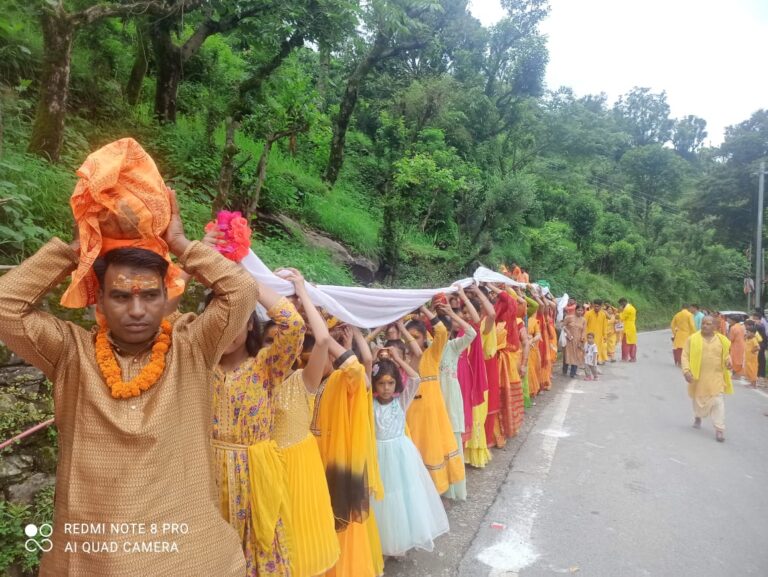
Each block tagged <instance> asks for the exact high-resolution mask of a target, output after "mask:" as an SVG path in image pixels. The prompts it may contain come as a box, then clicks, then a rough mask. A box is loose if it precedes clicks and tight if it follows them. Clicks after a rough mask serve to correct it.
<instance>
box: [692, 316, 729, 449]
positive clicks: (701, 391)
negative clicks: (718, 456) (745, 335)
mask: <svg viewBox="0 0 768 577" xmlns="http://www.w3.org/2000/svg"><path fill="white" fill-rule="evenodd" d="M730 347H731V343H730V341H729V340H728V339H727V338H726V337H725V336H723V335H721V334H719V333H717V332H715V319H713V318H712V317H710V316H707V317H704V319H703V320H702V321H701V331H699V332H697V333H694V334H693V335H691V336H690V337H689V338H688V339H686V341H685V345H684V346H683V354H682V358H681V363H682V367H683V375H684V376H685V380H686V381H687V382H688V395H689V396H690V397H691V399H692V400H693V414H694V421H693V426H694V427H695V428H697V429H699V428H701V419H702V418H703V417H712V422H713V423H714V425H715V438H716V439H717V440H718V441H719V442H721V443H722V442H723V441H725V402H724V400H723V394H727V395H732V394H733V383H732V382H731V373H730V368H731V358H730V354H729V353H730Z"/></svg>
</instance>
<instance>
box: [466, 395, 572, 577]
mask: <svg viewBox="0 0 768 577" xmlns="http://www.w3.org/2000/svg"><path fill="white" fill-rule="evenodd" d="M558 397H559V398H558V399H557V401H556V402H557V405H556V406H555V407H554V416H553V417H552V420H551V421H550V423H549V426H547V428H546V429H545V430H544V431H540V432H541V433H542V436H541V443H540V444H537V445H536V448H533V447H532V446H530V445H529V447H530V455H531V457H532V458H531V462H527V461H524V462H525V463H526V464H525V470H526V472H527V473H528V476H527V481H526V483H525V484H524V485H520V486H518V487H517V488H516V491H515V494H514V496H513V502H514V505H513V506H511V507H510V511H509V519H505V521H507V528H506V530H504V531H503V532H501V534H500V536H499V537H498V539H497V541H496V543H495V544H494V545H491V546H490V547H486V548H485V549H483V550H482V551H481V552H480V553H479V554H478V556H477V559H478V560H479V561H481V562H482V563H484V564H485V565H487V566H489V567H491V569H492V571H491V573H490V575H491V576H497V575H499V576H500V575H505V574H508V573H510V572H513V573H514V572H519V571H520V570H521V569H523V568H525V567H528V566H529V565H531V564H533V563H535V562H536V560H537V559H538V558H539V553H538V552H537V551H536V549H535V548H534V546H533V544H532V543H531V535H532V533H533V524H534V521H535V520H536V516H537V515H538V510H539V505H540V503H541V498H542V495H543V494H544V483H545V482H546V480H547V477H548V476H549V471H550V470H551V468H552V462H553V461H554V458H555V452H556V451H557V444H558V442H559V440H560V438H561V437H562V436H567V433H565V434H562V433H563V423H564V422H565V417H566V415H567V414H568V407H569V406H570V404H571V398H572V397H573V394H571V393H568V392H563V393H562V394H560V395H558ZM548 432H549V433H552V432H554V433H557V434H548ZM529 443H530V439H529ZM519 471H521V469H518V468H517V465H516V466H515V468H514V469H513V470H512V475H514V473H515V472H519Z"/></svg>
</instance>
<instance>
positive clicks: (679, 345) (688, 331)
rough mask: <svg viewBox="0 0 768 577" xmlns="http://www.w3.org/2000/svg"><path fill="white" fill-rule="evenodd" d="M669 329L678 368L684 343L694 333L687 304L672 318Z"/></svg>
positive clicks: (693, 325)
mask: <svg viewBox="0 0 768 577" xmlns="http://www.w3.org/2000/svg"><path fill="white" fill-rule="evenodd" d="M669 328H671V329H672V354H673V356H674V357H675V365H677V366H678V367H679V366H680V357H681V355H682V354H683V346H684V345H685V341H686V340H687V339H688V337H689V336H691V335H692V334H693V333H695V332H696V325H695V324H694V322H693V313H691V311H690V310H689V308H688V305H687V304H686V305H683V308H682V309H680V312H679V313H677V314H676V315H675V316H674V317H672V324H670V326H669Z"/></svg>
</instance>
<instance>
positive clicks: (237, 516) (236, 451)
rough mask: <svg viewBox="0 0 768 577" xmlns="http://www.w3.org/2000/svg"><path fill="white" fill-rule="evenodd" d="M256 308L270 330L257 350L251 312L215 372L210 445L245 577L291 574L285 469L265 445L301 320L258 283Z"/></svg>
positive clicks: (274, 447)
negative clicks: (267, 341) (275, 395)
mask: <svg viewBox="0 0 768 577" xmlns="http://www.w3.org/2000/svg"><path fill="white" fill-rule="evenodd" d="M259 303H260V304H261V305H262V306H264V307H265V308H266V309H267V314H268V315H269V317H270V318H271V319H272V320H273V321H274V322H275V325H276V327H277V330H276V333H275V337H274V340H273V341H272V343H271V344H270V345H269V346H268V347H265V348H260V345H261V342H260V335H259V330H258V327H259V325H258V319H257V318H256V315H255V313H254V314H253V315H252V317H251V320H250V321H249V323H248V326H247V327H246V330H245V331H244V332H243V333H242V334H241V335H240V336H239V337H238V338H237V339H235V341H234V342H233V343H232V344H231V345H230V347H229V348H228V349H227V350H226V351H225V352H224V354H223V356H222V357H221V361H220V363H219V366H218V368H217V370H216V371H215V374H214V377H215V380H214V385H213V428H212V437H213V438H212V445H213V448H214V463H215V474H216V485H217V487H218V489H219V493H220V504H221V512H222V515H223V516H224V518H225V519H226V520H227V521H228V522H229V524H230V525H232V526H233V527H234V528H235V530H237V532H238V534H239V536H240V541H241V542H242V544H243V551H244V554H245V561H246V568H247V573H246V576H247V577H263V576H264V575H280V576H284V577H289V576H290V575H291V562H290V548H291V544H290V543H291V540H292V538H291V535H290V534H289V530H290V525H289V523H288V520H289V516H290V510H289V508H290V506H289V501H288V491H287V478H286V470H285V464H284V462H283V461H282V459H281V457H280V455H279V453H278V450H277V444H276V443H275V442H274V441H273V440H272V426H273V419H274V406H273V396H272V395H273V390H274V389H275V387H276V386H278V385H279V384H280V383H281V382H282V381H283V379H284V378H285V377H286V375H288V374H289V372H290V370H291V367H292V366H293V364H294V362H295V361H296V358H297V357H298V354H299V351H301V343H302V340H303V338H304V331H305V326H304V321H303V319H302V318H301V316H300V315H299V313H298V312H297V311H296V309H295V308H294V306H293V305H292V304H291V303H290V301H288V299H286V298H284V297H281V296H279V295H278V294H277V293H275V291H273V290H272V289H270V288H269V287H267V286H264V285H262V286H261V287H260V291H259Z"/></svg>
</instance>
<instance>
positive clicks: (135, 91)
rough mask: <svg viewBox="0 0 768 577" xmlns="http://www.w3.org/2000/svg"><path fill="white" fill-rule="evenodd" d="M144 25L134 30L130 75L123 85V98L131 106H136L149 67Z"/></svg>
mask: <svg viewBox="0 0 768 577" xmlns="http://www.w3.org/2000/svg"><path fill="white" fill-rule="evenodd" d="M146 32H147V31H146V27H145V26H140V25H139V26H137V30H136V55H135V56H134V59H133V68H131V76H130V77H129V78H128V84H127V85H126V87H125V100H126V102H128V104H130V105H131V106H136V104H137V103H138V102H139V96H140V95H141V87H142V85H143V84H144V77H145V76H146V75H147V69H148V68H149V47H148V46H147V38H146Z"/></svg>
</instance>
